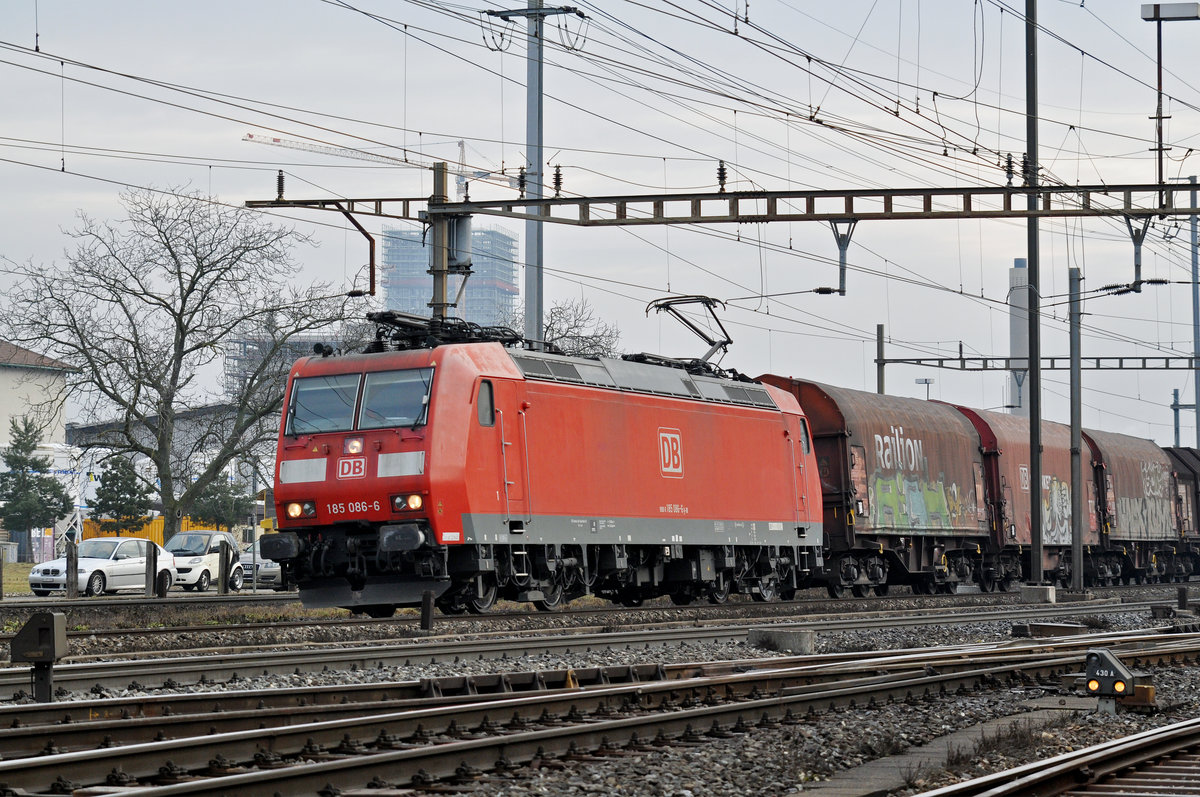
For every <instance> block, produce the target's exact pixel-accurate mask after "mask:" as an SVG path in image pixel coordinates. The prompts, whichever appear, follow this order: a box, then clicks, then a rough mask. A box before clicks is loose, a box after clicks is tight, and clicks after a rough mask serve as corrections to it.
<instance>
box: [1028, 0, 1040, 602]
mask: <svg viewBox="0 0 1200 797" xmlns="http://www.w3.org/2000/svg"><path fill="white" fill-rule="evenodd" d="M1037 88H1038V75H1037V0H1025V138H1026V148H1027V152H1026V158H1027V160H1026V163H1027V164H1028V165H1027V169H1028V173H1027V174H1026V180H1027V185H1028V186H1029V187H1030V188H1036V187H1037V184H1038V96H1037ZM1037 206H1038V194H1037V192H1036V191H1030V192H1029V209H1030V210H1037ZM1038 231H1039V230H1038V219H1037V217H1036V216H1030V217H1029V230H1028V233H1029V234H1028V248H1029V251H1028V254H1027V257H1026V260H1028V267H1029V391H1028V392H1029V478H1030V485H1029V488H1030V490H1031V495H1030V498H1031V500H1030V502H1029V504H1030V506H1029V524H1030V530H1029V531H1030V537H1031V544H1030V546H1029V556H1030V568H1029V583H1030V584H1041V583H1042V500H1041V496H1042V336H1041V280H1040V272H1039V261H1038V254H1039V249H1038Z"/></svg>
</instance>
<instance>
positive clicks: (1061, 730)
mask: <svg viewBox="0 0 1200 797" xmlns="http://www.w3.org/2000/svg"><path fill="white" fill-rule="evenodd" d="M641 614H643V615H644V618H639V619H642V620H643V621H644V622H647V623H649V622H653V621H654V620H655V619H667V618H668V617H669V618H670V619H674V620H679V619H680V616H679V615H680V613H679V612H678V610H674V611H672V610H656V609H652V610H648V611H645V612H643V613H641ZM545 619H546V617H545V616H544V615H543V616H541V617H538V618H537V621H539V625H541V622H540V621H544V620H545ZM457 622H458V621H455V622H450V621H446V622H443V623H442V626H441V627H442V629H443V631H448V630H450V629H452V628H456V627H457V625H456V623H457ZM563 622H564V624H567V622H568V621H566V620H564V621H563ZM1083 622H1086V623H1087V624H1089V625H1093V626H1094V625H1098V624H1102V625H1103V626H1105V627H1107V628H1109V629H1111V630H1119V629H1124V628H1140V627H1144V626H1146V625H1147V624H1148V621H1147V619H1146V618H1145V617H1144V616H1142V617H1135V616H1132V615H1125V614H1119V615H1118V614H1114V615H1104V616H1101V619H1099V620H1094V619H1087V620H1085V621H1083ZM506 625H509V626H511V627H510V628H509V629H508V630H511V631H514V632H519V631H522V630H525V629H526V627H527V626H528V625H529V623H528V622H527V621H525V620H524V619H522V618H520V617H517V618H514V619H513V620H512V621H511V622H510V623H506ZM464 627H468V626H464ZM542 627H543V628H544V625H542ZM260 633H262V632H260ZM396 633H397V628H396V627H394V626H389V625H387V624H383V625H358V624H354V623H347V624H344V625H339V626H336V627H328V628H316V629H307V630H303V629H279V630H278V631H277V632H276V633H275V634H273V635H272V636H271V638H270V639H263V638H259V639H258V640H257V643H258V644H259V645H262V646H264V647H266V646H270V645H271V644H280V643H297V642H303V641H326V642H339V641H342V642H350V641H362V640H363V639H364V638H373V637H378V636H383V635H385V634H390V635H392V636H394V635H395V634H396ZM1010 635H1011V624H1010V623H1005V622H999V623H997V622H993V623H973V624H958V625H953V626H937V627H928V628H925V629H922V630H920V631H919V632H918V631H914V630H913V629H898V628H889V629H883V630H876V631H869V632H867V631H864V632H837V633H834V632H822V633H821V634H819V635H818V639H817V648H818V652H822V653H825V652H846V651H870V650H887V649H897V648H907V647H914V646H916V645H915V644H914V637H918V638H919V640H920V642H919V643H918V644H919V645H920V646H939V645H955V644H965V643H973V642H985V641H993V640H1000V639H1008V638H1010ZM180 636H181V639H180V643H181V644H180V647H181V648H184V649H186V648H192V649H194V648H196V647H204V646H208V645H222V644H224V645H230V644H254V643H255V641H256V640H254V639H251V638H247V639H237V640H233V639H230V638H229V635H228V634H222V633H221V632H219V631H214V632H211V633H210V632H187V633H186V634H181V635H180ZM93 643H94V644H97V645H99V644H103V645H104V646H105V647H106V648H111V649H113V650H117V649H121V648H123V647H124V646H125V644H126V643H127V641H124V642H123V641H122V640H120V639H119V638H117V639H113V640H105V641H104V642H103V643H101V642H100V641H99V640H93ZM85 646H86V645H85ZM92 652H98V651H95V650H93V651H92ZM773 655H776V654H775V653H773V652H772V651H767V650H761V649H756V648H752V647H749V646H747V645H744V644H733V643H698V644H692V645H680V646H672V647H669V648H652V649H648V650H636V651H626V650H620V651H594V652H591V653H586V654H583V653H581V654H572V655H570V656H569V657H562V656H558V655H551V654H544V655H541V656H531V657H521V658H515V659H508V660H506V661H505V662H503V664H502V665H501V664H500V663H499V662H496V661H494V660H482V661H466V662H458V663H453V664H438V665H421V666H408V667H388V668H382V669H371V670H358V671H353V672H347V671H332V672H324V673H308V674H299V675H283V676H269V677H268V676H260V677H254V678H243V679H240V680H239V681H238V682H236V683H234V684H230V685H228V687H226V686H224V685H220V684H212V685H205V686H204V687H203V688H205V689H209V690H212V691H219V690H221V689H223V688H238V689H270V688H280V687H289V686H303V685H313V684H326V685H330V686H335V685H337V684H345V683H360V682H368V681H394V680H409V679H415V678H421V677H437V676H444V675H462V674H467V673H472V674H473V673H486V672H495V671H497V670H498V669H503V670H505V671H509V672H511V671H524V670H537V669H558V668H564V667H587V666H606V665H619V664H644V663H648V662H652V661H656V662H663V663H672V662H686V661H718V660H727V659H745V658H755V657H770V656H773ZM1153 674H1154V677H1155V683H1156V685H1157V688H1158V694H1159V695H1160V700H1164V699H1165V700H1171V701H1180V702H1179V705H1178V706H1177V707H1176V708H1174V709H1172V710H1171V711H1170V712H1164V713H1162V714H1159V715H1154V716H1144V715H1138V714H1122V715H1118V716H1115V717H1112V716H1101V715H1096V714H1080V713H1071V712H1063V716H1062V718H1061V719H1060V720H1057V721H1055V722H1054V723H1053V724H1051V725H1039V726H1030V724H1029V723H1027V722H1026V723H1021V722H1020V717H1021V715H1022V714H1023V713H1025V712H1026V711H1028V710H1029V708H1030V705H1029V701H1031V700H1033V699H1036V698H1039V697H1044V696H1047V695H1048V694H1051V693H1050V692H1048V691H1047V690H1045V689H1043V688H1039V687H1031V688H1020V689H1006V690H1000V691H995V692H991V693H987V694H978V695H970V696H947V697H940V698H931V699H927V700H922V701H919V702H916V703H911V704H895V705H888V706H882V707H878V708H865V707H864V708H858V709H845V710H839V711H835V712H831V713H827V714H824V715H818V716H815V717H810V718H805V719H804V720H803V721H802V722H801V723H800V724H797V725H792V726H784V727H781V728H777V729H773V730H756V731H754V732H752V733H750V734H746V735H743V736H736V737H734V738H731V739H720V740H713V741H708V742H704V743H700V744H697V745H694V746H691V745H689V746H672V747H667V748H664V749H661V750H655V751H653V752H644V753H643V752H638V753H632V754H625V755H621V756H614V757H610V758H588V759H587V760H584V761H575V762H563V761H552V762H546V763H545V764H544V765H543V766H541V767H539V768H537V769H534V770H530V769H528V768H527V769H522V770H520V771H519V774H518V775H515V776H512V777H508V776H502V777H501V776H492V777H489V778H486V779H484V780H483V781H482V782H479V783H476V784H474V786H473V791H472V793H473V794H478V795H496V796H497V797H499V796H500V795H504V796H505V797H526V796H530V795H598V794H614V795H631V796H632V795H638V796H639V797H640V796H642V795H645V797H700V796H701V795H744V794H756V795H762V796H763V797H772V796H774V795H789V794H794V793H796V792H803V791H805V790H806V786H807V787H808V788H812V784H813V783H814V782H815V781H820V780H825V779H827V778H829V777H830V776H831V775H832V774H834V773H837V772H839V771H842V770H846V769H850V768H853V767H855V766H858V765H859V764H862V763H864V762H866V761H869V760H872V759H875V758H879V757H882V756H887V755H892V754H895V753H899V752H902V751H904V750H906V749H909V748H911V747H915V746H920V745H922V744H924V743H925V742H927V741H929V740H931V739H934V738H937V737H939V736H943V735H945V734H947V733H951V732H953V731H956V730H961V729H965V728H969V727H971V726H974V725H977V724H979V723H981V722H983V721H986V720H990V719H993V718H996V717H1004V716H1012V717H1013V718H1014V725H1013V726H1012V730H1011V732H1008V733H1004V734H1000V735H998V736H997V738H994V739H989V740H988V742H987V744H985V745H981V746H980V747H981V749H974V748H973V749H969V750H968V749H964V750H961V751H957V752H956V753H955V754H952V756H951V758H952V759H953V760H951V761H948V762H947V767H946V769H944V770H931V771H920V772H913V773H909V776H908V781H909V786H910V787H911V788H908V789H905V790H902V791H899V792H896V794H897V795H909V794H916V793H919V792H921V791H924V790H927V789H931V788H935V787H937V786H940V785H944V784H946V783H951V782H954V781H956V780H960V779H963V778H968V777H975V776H977V775H980V774H985V773H987V772H992V771H997V770H1001V769H1006V768H1009V767H1012V766H1015V765H1017V764H1019V763H1023V762H1025V761H1030V760H1036V759H1039V758H1045V757H1048V756H1052V755H1056V754H1058V753H1061V752H1066V751H1068V750H1072V749H1078V748H1080V747H1086V746H1089V745H1092V744H1095V743H1097V742H1100V741H1103V740H1106V739H1109V738H1115V737H1118V736H1124V735H1128V734H1130V733H1133V732H1136V731H1138V730H1142V729H1146V728H1150V727H1154V726H1158V725H1162V724H1166V723H1169V722H1174V721H1178V720H1180V719H1183V718H1187V717H1192V716H1197V715H1200V669H1197V668H1181V669H1160V670H1156V671H1154V673H1153ZM121 694H128V692H127V691H124V690H122V691H114V692H111V693H100V692H89V693H86V694H85V693H79V694H72V695H69V696H67V695H64V696H63V698H62V699H65V700H70V699H83V698H94V697H100V696H117V695H121ZM631 773H637V775H636V777H631Z"/></svg>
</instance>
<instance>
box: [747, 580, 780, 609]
mask: <svg viewBox="0 0 1200 797" xmlns="http://www.w3.org/2000/svg"><path fill="white" fill-rule="evenodd" d="M750 594H751V596H753V598H754V600H756V601H758V602H759V603H768V602H770V601H773V600H775V599H776V598H778V597H779V584H778V582H776V581H775V579H773V578H763V579H759V582H758V590H757V591H756V592H751V593H750Z"/></svg>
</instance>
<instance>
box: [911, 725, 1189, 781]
mask: <svg viewBox="0 0 1200 797" xmlns="http://www.w3.org/2000/svg"><path fill="white" fill-rule="evenodd" d="M1197 745H1200V718H1197V719H1190V720H1185V721H1183V722H1178V723H1175V724H1174V725H1167V726H1164V727H1162V728H1153V729H1151V730H1148V731H1143V732H1142V733H1138V734H1134V735H1133V736H1127V737H1124V738H1121V739H1114V740H1112V741H1108V742H1103V743H1101V744H1097V745H1093V746H1092V747H1087V748H1084V749H1082V750H1075V751H1072V752H1070V753H1063V754H1062V755H1058V756H1055V757H1053V758H1048V759H1046V760H1045V761H1034V762H1032V763H1029V764H1024V765H1022V766H1019V767H1015V768H1013V769H1009V770H1005V771H1003V772H996V773H994V774H991V775H985V776H983V777H981V778H975V779H973V780H968V781H964V782H962V783H956V784H954V785H952V786H944V787H942V788H940V789H934V790H933V791H929V792H925V793H924V794H923V795H922V797H1009V796H1010V795H1029V794H1037V795H1040V796H1041V797H1054V795H1062V794H1067V793H1071V794H1090V793H1093V792H1092V791H1091V790H1090V789H1089V786H1092V785H1100V784H1101V782H1102V781H1104V780H1105V779H1106V778H1108V777H1110V776H1112V775H1114V774H1116V773H1120V772H1123V771H1128V770H1136V769H1138V768H1139V767H1143V766H1145V765H1146V764H1148V763H1150V762H1153V761H1154V760H1155V759H1161V758H1162V757H1165V756H1170V755H1172V754H1174V753H1177V752H1180V751H1182V750H1187V749H1189V748H1193V747H1196V746H1197ZM1189 785H1190V789H1189V790H1187V791H1170V792H1169V793H1173V794H1187V793H1192V794H1194V793H1195V790H1196V782H1195V781H1194V780H1193V781H1192V782H1191V783H1190V784H1189ZM1095 793H1097V794H1100V793H1120V794H1137V793H1139V792H1138V791H1136V790H1134V789H1131V788H1122V789H1121V790H1119V791H1110V790H1108V789H1105V790H1104V791H1103V792H1102V791H1101V790H1099V789H1097V790H1096V792H1095ZM1140 793H1146V792H1140ZM1155 793H1168V790H1165V789H1163V790H1158V791H1156V792H1155Z"/></svg>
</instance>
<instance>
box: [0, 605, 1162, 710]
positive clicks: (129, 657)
mask: <svg viewBox="0 0 1200 797" xmlns="http://www.w3.org/2000/svg"><path fill="white" fill-rule="evenodd" d="M1155 605H1161V601H1140V602H1134V603H1122V604H1102V605H1098V606H1095V605H1089V606H1086V607H1085V606H1082V605H1080V606H1076V605H1074V604H1071V605H1070V606H1071V608H1070V609H1069V610H1063V611H1062V612H1060V614H1061V615H1087V614H1107V613H1119V612H1137V611H1143V610H1146V609H1148V608H1149V607H1151V606H1155ZM1051 614H1053V610H1051V609H1050V608H1049V607H1046V606H1037V607H1027V608H1011V607H1009V608H1005V609H999V610H993V609H989V610H987V611H983V612H971V611H963V610H961V609H958V610H955V611H950V612H939V613H937V614H936V615H933V616H924V615H923V616H913V615H911V614H908V615H900V614H896V613H890V612H889V613H886V614H882V615H881V614H875V615H872V616H867V617H850V618H845V617H843V618H835V619H828V620H810V621H803V622H789V623H772V624H770V625H769V626H763V625H746V624H741V623H738V624H727V623H717V622H711V621H710V622H703V621H700V622H697V621H691V622H688V621H684V622H678V623H671V624H666V625H667V627H657V628H653V629H649V630H637V631H624V632H611V633H606V632H604V631H602V630H601V629H576V630H583V631H588V633H573V634H570V635H568V636H561V635H556V636H552V637H546V636H513V634H512V632H489V633H488V634H484V635H479V636H483V637H486V638H484V639H476V640H467V641H447V640H445V639H444V638H442V639H438V638H422V639H419V640H413V639H408V640H406V641H404V642H395V641H389V640H374V641H372V642H370V643H369V644H367V645H362V646H347V645H345V644H343V643H293V644H291V645H289V646H285V645H275V646H273V647H275V648H277V649H276V650H272V651H265V652H264V651H262V650H261V647H262V646H261V645H256V646H253V647H248V648H240V649H239V648H232V647H222V648H211V649H200V650H195V651H189V652H188V653H189V655H179V656H165V657H164V656H163V654H161V653H159V654H156V655H155V656H154V657H151V656H147V654H146V653H145V652H142V653H136V654H133V653H127V654H106V655H96V656H73V657H69V658H68V659H66V660H64V663H60V664H58V665H57V666H56V667H55V670H54V678H55V681H56V683H57V684H58V686H60V687H62V688H65V689H70V690H75V691H77V690H80V689H88V688H92V687H93V686H97V685H98V686H100V687H103V688H116V689H122V688H125V687H127V686H129V685H130V684H131V682H133V681H136V682H137V683H138V684H139V685H141V686H145V687H162V686H178V685H180V684H190V683H197V682H201V683H203V682H208V681H227V680H229V679H231V678H236V677H241V676H245V675H248V674H251V673H254V674H258V673H264V674H265V673H274V674H282V673H288V672H296V671H299V672H312V671H319V670H322V669H329V668H333V667H337V668H354V667H360V668H379V667H384V666H394V665H397V664H399V663H409V664H413V663H423V662H430V663H435V662H439V661H446V660H452V659H454V658H456V657H457V658H459V659H462V658H472V659H487V658H508V657H516V656H521V655H528V654H541V653H545V652H547V651H551V652H555V653H559V654H569V653H572V652H576V651H581V650H582V651H590V650H593V649H601V650H604V649H612V648H620V647H630V646H642V645H664V644H672V643H686V642H694V641H701V640H704V641H717V640H726V641H736V642H744V641H745V640H746V638H747V637H748V635H749V632H750V631H751V630H758V629H762V628H764V627H767V628H770V629H773V630H813V631H817V632H821V631H843V630H861V629H869V628H873V627H878V626H880V625H887V626H891V627H895V626H905V627H915V626H924V625H937V624H940V623H948V622H949V623H954V622H964V623H966V622H987V621H1011V620H1018V619H1031V618H1032V619H1044V618H1045V617H1047V616H1050V615H1051ZM278 648H283V649H282V650H279V649H278ZM318 651H319V655H317V654H316V652H318ZM206 652H207V655H197V654H205V653H206ZM30 674H31V668H29V667H14V666H9V667H0V690H16V689H23V688H25V686H26V685H28V684H29V682H30Z"/></svg>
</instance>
